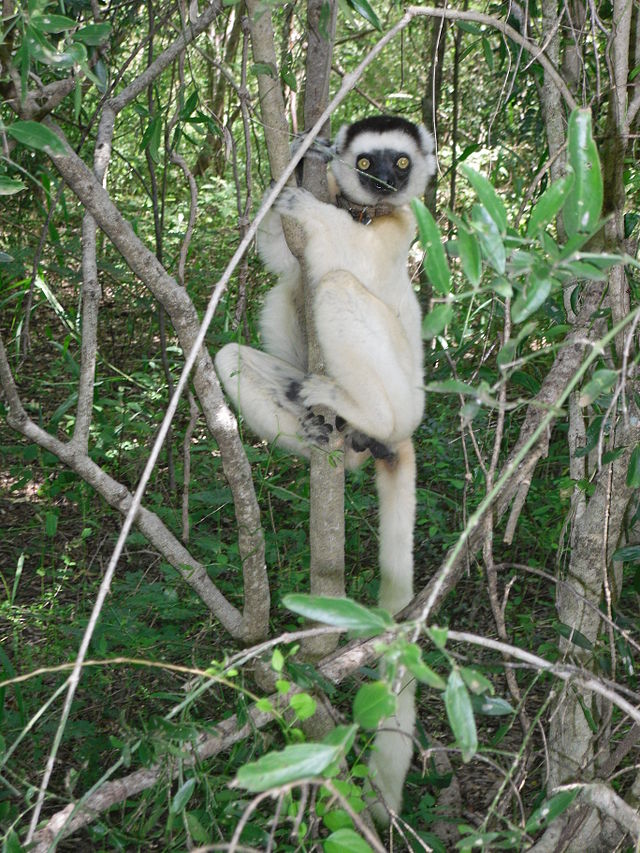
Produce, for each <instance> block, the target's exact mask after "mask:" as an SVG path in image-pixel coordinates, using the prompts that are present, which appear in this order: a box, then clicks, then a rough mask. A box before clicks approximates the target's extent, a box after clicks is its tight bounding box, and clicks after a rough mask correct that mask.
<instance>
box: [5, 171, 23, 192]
mask: <svg viewBox="0 0 640 853" xmlns="http://www.w3.org/2000/svg"><path fill="white" fill-rule="evenodd" d="M24 189H26V187H25V185H24V184H23V183H22V181H18V180H16V179H15V178H7V176H6V175H0V195H15V193H19V192H22V190H24Z"/></svg>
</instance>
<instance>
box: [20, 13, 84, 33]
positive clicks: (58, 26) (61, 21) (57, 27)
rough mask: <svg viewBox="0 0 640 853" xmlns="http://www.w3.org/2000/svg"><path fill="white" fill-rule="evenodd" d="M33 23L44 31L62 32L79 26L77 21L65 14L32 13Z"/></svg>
mask: <svg viewBox="0 0 640 853" xmlns="http://www.w3.org/2000/svg"><path fill="white" fill-rule="evenodd" d="M31 23H32V24H33V26H34V27H35V28H36V29H38V30H42V32H43V33H61V32H62V31H63V30H71V29H73V27H75V26H77V23H78V22H77V21H74V20H72V19H71V18H67V17H66V16H65V15H49V14H48V13H44V14H42V15H32V16H31Z"/></svg>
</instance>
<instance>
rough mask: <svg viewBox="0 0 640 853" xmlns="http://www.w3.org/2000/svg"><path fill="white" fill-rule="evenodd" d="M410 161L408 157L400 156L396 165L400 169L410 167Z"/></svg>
mask: <svg viewBox="0 0 640 853" xmlns="http://www.w3.org/2000/svg"><path fill="white" fill-rule="evenodd" d="M410 162H411V161H410V160H409V158H408V157H404V156H402V157H398V159H397V160H396V166H397V167H398V169H408V168H409V163H410Z"/></svg>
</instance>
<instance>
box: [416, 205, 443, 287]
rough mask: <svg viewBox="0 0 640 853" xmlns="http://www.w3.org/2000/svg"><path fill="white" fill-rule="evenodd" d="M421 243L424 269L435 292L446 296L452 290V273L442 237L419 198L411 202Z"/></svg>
mask: <svg viewBox="0 0 640 853" xmlns="http://www.w3.org/2000/svg"><path fill="white" fill-rule="evenodd" d="M411 209H412V210H413V212H414V214H415V217H416V222H417V223H418V234H419V236H420V242H421V243H422V246H423V248H424V250H425V252H426V257H425V260H424V268H425V271H426V273H427V275H428V277H429V281H430V282H431V284H432V285H433V287H434V288H435V290H436V291H437V292H438V293H439V294H440V295H441V296H446V295H447V294H448V293H449V291H450V290H451V272H450V271H449V265H448V264H447V258H446V255H445V252H444V247H443V245H442V235H441V234H440V229H439V228H438V226H437V224H436V221H435V219H434V218H433V216H432V215H431V212H430V211H429V209H428V208H427V207H426V206H425V205H424V204H423V203H422V202H421V201H420V199H418V198H414V199H413V200H412V202H411Z"/></svg>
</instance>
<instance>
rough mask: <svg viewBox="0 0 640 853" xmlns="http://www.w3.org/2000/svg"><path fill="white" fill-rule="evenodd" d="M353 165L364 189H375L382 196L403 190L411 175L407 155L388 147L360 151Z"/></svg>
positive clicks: (409, 160) (409, 159) (409, 161)
mask: <svg viewBox="0 0 640 853" xmlns="http://www.w3.org/2000/svg"><path fill="white" fill-rule="evenodd" d="M355 166H356V170H357V174H358V179H359V181H360V184H361V185H362V186H363V187H364V188H365V190H369V191H371V190H375V192H376V193H379V194H380V195H383V196H384V195H392V194H394V193H397V192H400V191H401V190H403V189H404V188H405V187H406V186H407V184H408V182H409V177H410V175H411V158H410V157H409V155H408V154H405V153H404V152H403V151H394V150H392V149H390V148H378V149H374V150H373V151H362V152H361V153H359V154H358V155H357V157H356V162H355Z"/></svg>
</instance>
